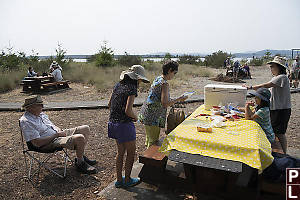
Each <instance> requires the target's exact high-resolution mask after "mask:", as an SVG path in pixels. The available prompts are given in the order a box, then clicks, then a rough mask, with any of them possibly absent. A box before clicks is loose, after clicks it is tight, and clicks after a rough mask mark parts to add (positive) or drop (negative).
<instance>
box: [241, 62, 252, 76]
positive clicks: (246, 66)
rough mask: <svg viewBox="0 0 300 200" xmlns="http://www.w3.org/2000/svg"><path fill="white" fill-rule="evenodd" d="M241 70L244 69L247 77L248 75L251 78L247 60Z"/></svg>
mask: <svg viewBox="0 0 300 200" xmlns="http://www.w3.org/2000/svg"><path fill="white" fill-rule="evenodd" d="M243 70H244V71H245V73H246V75H247V77H249V78H250V79H252V78H251V73H250V67H249V65H248V64H247V62H246V63H245V64H244V66H243Z"/></svg>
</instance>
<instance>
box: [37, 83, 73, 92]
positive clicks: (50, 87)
mask: <svg viewBox="0 0 300 200" xmlns="http://www.w3.org/2000/svg"><path fill="white" fill-rule="evenodd" d="M69 82H70V81H57V82H50V83H42V84H41V86H42V87H43V89H44V90H45V91H51V90H53V89H54V90H59V89H65V88H69Z"/></svg>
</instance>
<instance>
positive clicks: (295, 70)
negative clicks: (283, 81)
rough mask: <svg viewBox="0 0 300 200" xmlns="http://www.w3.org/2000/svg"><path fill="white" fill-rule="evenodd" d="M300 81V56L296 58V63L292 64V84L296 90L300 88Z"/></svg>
mask: <svg viewBox="0 0 300 200" xmlns="http://www.w3.org/2000/svg"><path fill="white" fill-rule="evenodd" d="M299 79H300V59H299V56H297V57H296V58H295V61H294V62H293V64H292V70H291V83H292V86H293V87H294V88H298V85H299Z"/></svg>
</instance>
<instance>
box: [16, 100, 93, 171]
mask: <svg viewBox="0 0 300 200" xmlns="http://www.w3.org/2000/svg"><path fill="white" fill-rule="evenodd" d="M22 107H23V108H24V109H25V113H24V115H23V116H22V117H21V118H20V125H21V129H22V132H23V135H24V138H25V140H26V142H27V143H28V142H30V143H31V145H32V146H33V147H35V148H37V149H39V150H41V151H51V150H52V149H57V148H59V147H63V148H67V149H71V150H75V151H76V156H77V158H75V165H76V168H77V170H78V171H80V172H81V173H86V174H92V173H96V168H95V167H93V166H91V165H95V164H96V161H95V160H89V159H88V158H87V157H86V156H85V155H84V149H85V146H86V144H87V141H88V138H89V135H90V129H89V126H87V125H83V126H78V127H76V128H71V129H65V130H61V129H60V128H58V127H57V126H55V125H54V124H53V123H52V122H51V121H50V120H49V118H48V116H47V115H46V114H44V113H43V112H42V108H43V100H42V98H41V97H40V96H33V97H29V98H27V99H25V103H24V104H23V105H22Z"/></svg>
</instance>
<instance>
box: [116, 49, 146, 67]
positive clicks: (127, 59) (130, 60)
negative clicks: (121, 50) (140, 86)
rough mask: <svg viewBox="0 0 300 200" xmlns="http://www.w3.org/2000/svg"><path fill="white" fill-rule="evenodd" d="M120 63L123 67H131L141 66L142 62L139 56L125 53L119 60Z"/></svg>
mask: <svg viewBox="0 0 300 200" xmlns="http://www.w3.org/2000/svg"><path fill="white" fill-rule="evenodd" d="M118 63H119V65H121V66H127V67H130V66H132V65H140V64H141V63H142V60H141V58H140V57H139V56H136V55H129V54H128V53H127V52H125V55H122V56H120V57H119V58H118Z"/></svg>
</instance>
